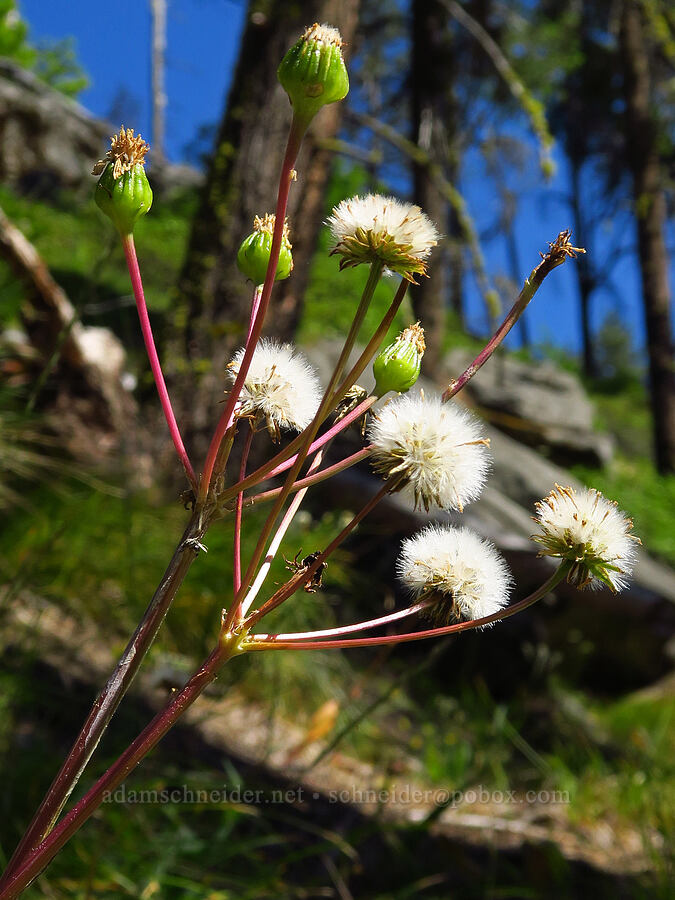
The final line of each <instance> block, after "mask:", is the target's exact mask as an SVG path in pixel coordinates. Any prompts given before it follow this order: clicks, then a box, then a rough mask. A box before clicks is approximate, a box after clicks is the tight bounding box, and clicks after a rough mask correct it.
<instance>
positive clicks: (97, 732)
mask: <svg viewBox="0 0 675 900" xmlns="http://www.w3.org/2000/svg"><path fill="white" fill-rule="evenodd" d="M202 536H203V531H202V529H201V527H200V525H199V517H198V515H197V514H194V515H193V516H192V518H191V520H190V522H189V524H188V526H187V528H186V529H185V532H184V533H183V537H182V538H181V541H180V543H179V544H178V546H177V548H176V550H175V551H174V554H173V556H172V558H171V561H170V563H169V565H168V566H167V569H166V571H165V572H164V576H163V577H162V580H161V582H160V583H159V586H158V588H157V590H156V591H155V594H154V596H153V598H152V600H151V601H150V604H149V605H148V608H147V609H146V611H145V613H144V615H143V618H142V619H141V621H140V623H139V624H138V627H137V628H136V630H135V632H134V633H133V635H132V637H131V639H130V640H129V643H128V644H127V646H126V649H125V650H124V653H123V654H122V656H121V657H120V660H119V662H118V663H117V666H116V667H115V670H114V672H113V673H112V675H111V676H110V678H109V679H108V682H107V683H106V685H105V687H104V688H103V690H102V691H101V693H100V694H99V695H98V697H97V698H96V700H95V701H94V705H93V706H92V708H91V712H90V713H89V716H88V717H87V719H86V721H85V723H84V725H83V726H82V728H81V730H80V733H79V734H78V736H77V738H76V739H75V743H74V744H73V746H72V747H71V749H70V752H69V754H68V756H67V757H66V759H65V761H64V763H63V765H62V766H61V769H60V770H59V772H58V774H57V775H56V777H55V779H54V781H53V782H52V784H51V786H50V788H49V790H48V791H47V793H46V795H45V797H44V799H43V801H42V803H41V804H40V806H39V808H38V810H37V812H36V813H35V815H34V816H33V819H32V820H31V822H30V825H29V826H28V829H27V830H26V833H25V834H24V836H23V837H22V839H21V841H20V843H19V845H18V847H17V848H16V850H15V851H14V854H13V855H12V858H11V859H10V861H9V864H8V866H7V868H6V869H5V872H4V873H3V876H2V879H1V880H0V886H3V885H4V884H6V883H7V881H8V879H9V877H10V876H11V875H12V873H13V872H15V871H16V870H17V868H18V866H19V864H20V863H21V861H22V860H23V859H24V858H25V857H26V856H27V855H28V854H29V853H30V852H31V851H32V850H34V848H35V847H36V846H37V845H38V844H39V843H40V842H41V841H42V840H43V839H44V838H45V836H46V835H47V834H49V832H50V831H51V829H52V828H53V827H54V823H55V822H56V820H57V819H58V817H59V815H60V813H61V810H62V809H63V807H64V806H65V804H66V802H67V800H68V797H69V796H70V794H71V793H72V791H73V788H74V787H75V785H76V784H77V782H78V781H79V778H80V776H81V774H82V772H83V770H84V768H85V766H86V765H87V763H88V762H89V760H90V758H91V756H92V754H93V753H94V751H95V749H96V747H97V745H98V742H99V741H100V739H101V736H102V734H103V732H104V731H105V729H106V728H107V726H108V723H109V722H110V720H111V719H112V717H113V715H114V713H115V711H116V709H117V707H118V706H119V704H120V702H121V701H122V698H123V697H124V695H125V694H126V692H127V690H128V689H129V687H130V685H131V683H132V681H133V680H134V678H135V676H136V673H137V672H138V669H139V667H140V665H141V662H142V661H143V658H144V657H145V654H146V653H147V652H148V649H149V648H150V645H151V644H152V642H153V641H154V639H155V636H156V635H157V632H158V631H159V628H160V626H161V624H162V622H163V621H164V617H165V615H166V613H167V610H168V608H169V606H170V605H171V602H172V600H173V598H174V597H175V596H176V593H177V591H178V588H179V587H180V585H181V584H182V582H183V579H184V578H185V575H186V574H187V571H188V569H189V568H190V566H191V565H192V563H193V562H194V560H195V557H196V554H197V549H198V543H199V541H200V539H201V537H202Z"/></svg>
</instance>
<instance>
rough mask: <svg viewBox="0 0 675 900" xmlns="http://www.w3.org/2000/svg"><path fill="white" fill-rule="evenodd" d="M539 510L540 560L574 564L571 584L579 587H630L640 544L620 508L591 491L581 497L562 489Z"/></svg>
mask: <svg viewBox="0 0 675 900" xmlns="http://www.w3.org/2000/svg"><path fill="white" fill-rule="evenodd" d="M536 507H537V516H536V518H535V520H534V521H535V522H536V523H537V525H539V527H540V528H541V533H538V534H536V535H533V538H534V540H535V541H537V543H539V544H541V546H542V549H541V550H540V551H539V552H540V555H542V556H555V557H559V558H560V559H563V560H568V562H570V563H572V566H571V568H570V571H569V574H568V576H567V580H568V581H570V582H572V583H573V584H575V585H576V586H577V587H578V588H583V587H586V586H587V585H590V586H592V587H600V585H601V584H604V585H606V586H607V587H608V588H610V589H611V590H613V591H620V590H622V589H623V588H624V587H625V586H626V584H627V582H628V576H629V575H630V573H631V572H632V570H633V566H634V565H635V557H636V555H637V545H638V544H639V543H640V541H639V538H637V537H636V536H635V535H633V534H631V530H632V528H633V523H632V522H631V520H630V519H628V518H627V517H626V516H625V515H624V514H623V513H622V512H621V510H620V509H618V508H617V505H616V503H613V502H612V501H610V500H607V499H605V497H603V496H602V494H601V493H600V492H599V491H596V490H593V489H592V488H586V489H584V490H583V491H579V492H577V491H575V490H574V489H573V488H571V487H561V486H560V485H559V484H557V485H556V486H555V488H554V490H553V491H551V493H550V494H549V495H548V497H546V498H545V499H544V500H542V501H540V502H539V503H537V504H536Z"/></svg>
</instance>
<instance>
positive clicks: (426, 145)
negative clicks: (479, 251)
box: [410, 0, 449, 380]
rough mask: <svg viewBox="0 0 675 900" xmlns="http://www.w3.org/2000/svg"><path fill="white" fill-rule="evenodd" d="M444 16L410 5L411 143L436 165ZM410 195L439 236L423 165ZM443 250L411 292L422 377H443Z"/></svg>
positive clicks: (443, 217)
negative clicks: (421, 336)
mask: <svg viewBox="0 0 675 900" xmlns="http://www.w3.org/2000/svg"><path fill="white" fill-rule="evenodd" d="M446 39H447V14H446V13H445V11H444V10H443V9H442V8H441V6H440V4H438V3H436V2H433V0H413V3H412V50H411V67H410V68H411V71H410V79H411V84H410V95H411V113H412V140H413V141H414V142H415V143H416V144H417V145H418V146H420V147H422V149H423V150H425V151H426V152H427V153H428V154H429V156H431V158H432V159H433V160H434V161H435V162H439V163H441V164H442V163H444V162H445V160H446V157H447V150H446V148H447V137H446V135H445V128H444V116H443V112H444V103H443V99H444V96H445V93H446V91H447V83H446V80H445V78H444V74H445V71H446V70H447V60H448V57H447V55H446V49H445V46H444V42H445V40H446ZM413 192H414V199H415V203H417V204H418V206H420V207H421V208H422V210H423V211H424V212H425V213H426V214H427V215H428V216H429V218H430V219H431V221H432V222H433V223H434V225H436V227H437V228H438V229H439V231H441V232H445V231H446V229H447V227H448V225H449V221H448V218H447V205H446V202H445V200H444V199H443V197H442V196H441V194H440V192H439V190H438V188H437V187H436V186H435V185H434V183H433V180H432V178H431V177H430V174H429V168H428V166H426V165H420V164H417V163H414V164H413ZM443 268H444V266H443V260H442V259H441V250H440V248H436V250H435V251H434V255H433V257H432V260H431V265H430V266H429V278H421V279H420V284H419V286H418V287H415V288H413V289H412V290H411V300H412V305H413V310H414V313H415V316H416V317H417V318H418V319H419V320H420V322H421V323H422V326H423V327H424V331H425V336H426V345H427V349H426V353H425V354H424V363H423V367H424V373H425V374H426V375H427V377H429V378H431V379H434V380H439V379H440V378H442V375H443V373H442V366H441V361H442V353H443V336H444V332H445V302H444V300H445V285H444V272H443Z"/></svg>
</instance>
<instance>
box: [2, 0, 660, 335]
mask: <svg viewBox="0 0 675 900" xmlns="http://www.w3.org/2000/svg"><path fill="white" fill-rule="evenodd" d="M19 7H20V10H21V13H22V15H23V17H24V19H25V20H26V21H27V22H28V24H29V26H30V38H31V40H32V41H33V42H39V41H41V40H46V39H61V38H64V37H66V36H71V35H72V36H74V38H75V40H76V49H77V56H78V59H79V60H80V62H81V64H82V66H83V68H84V69H85V70H86V72H87V74H88V76H89V79H90V86H89V87H88V88H87V90H86V91H84V92H83V94H82V95H81V97H80V100H81V102H82V103H83V104H84V105H85V106H86V107H88V108H89V109H90V110H91V111H92V112H93V113H94V114H95V115H98V116H105V115H107V114H108V113H109V112H110V109H111V107H112V105H113V103H114V101H115V99H116V98H118V97H119V95H120V91H122V90H124V91H125V92H126V93H127V95H128V96H130V97H131V98H132V101H133V102H127V108H130V109H131V111H134V112H135V115H134V117H133V118H134V121H125V122H124V124H125V125H131V126H133V127H134V128H135V129H136V130H137V131H141V132H142V133H143V135H144V136H146V135H147V136H151V127H150V58H149V48H150V24H151V23H150V6H149V2H147V0H116V2H115V3H113V4H107V5H103V4H100V3H95V2H92V0H87V2H85V0H19ZM245 7H246V3H245V0H168V50H167V72H166V82H167V94H168V98H169V104H168V109H167V117H166V150H167V154H168V156H169V158H170V159H172V160H174V161H180V160H181V159H182V158H183V157H184V152H185V148H186V146H187V145H188V144H189V143H190V142H191V141H192V140H193V139H194V137H195V135H196V133H197V130H198V129H199V127H200V126H201V125H204V124H207V123H213V122H216V121H217V120H218V119H219V117H220V115H221V114H222V110H223V105H224V102H225V99H226V96H227V90H228V87H229V83H230V79H231V75H232V70H233V66H234V63H235V61H236V54H237V48H238V42H239V38H240V35H241V30H242V27H243V22H244V14H245ZM557 158H558V162H559V174H558V176H557V177H556V179H555V180H554V182H553V183H551V184H549V185H544V184H543V182H542V180H541V179H540V178H539V176H538V174H537V172H536V171H535V169H536V167H532V171H529V172H526V173H525V174H524V175H523V176H521V177H520V178H519V184H518V192H519V196H520V204H519V211H518V215H517V219H516V232H517V235H518V244H519V250H520V260H521V265H522V266H523V269H524V271H523V275H524V274H526V271H529V269H531V268H532V267H533V266H534V265H535V264H536V262H537V261H538V259H539V256H538V253H539V251H540V250H544V249H546V242H547V241H548V240H552V239H553V238H554V237H555V236H556V235H557V233H558V231H560V230H562V229H563V228H565V227H567V226H568V225H569V224H570V215H569V212H568V210H567V208H566V206H565V204H564V202H563V201H562V200H561V197H562V195H563V194H564V192H565V187H566V173H565V166H564V160H562V159H561V157H560V155H558V157H557ZM486 184H487V182H486V179H485V178H484V177H483V174H482V173H481V172H480V171H479V170H478V168H475V170H474V168H473V167H468V168H467V169H466V170H465V174H464V176H463V184H462V185H461V188H462V190H463V191H464V193H465V195H466V198H467V201H468V204H469V209H470V211H471V213H472V214H473V216H474V217H475V219H476V222H477V224H478V226H479V228H480V227H485V226H487V225H488V223H489V222H490V221H491V219H492V217H493V214H494V210H495V209H496V204H497V200H496V198H495V197H494V196H493V194H492V192H491V190H490V189H489V188H486ZM609 225H611V223H609ZM598 240H599V243H600V246H597V247H593V248H589V250H590V251H591V252H594V253H595V254H596V257H597V258H600V256H602V257H604V256H606V255H607V254H608V251H609V248H610V246H611V244H612V242H613V241H616V240H620V242H621V243H622V244H625V243H626V241H627V240H628V241H631V240H634V236H633V234H632V224H631V223H628V225H627V226H626V224H625V223H622V224H621V225H620V226H617V224H616V223H614V225H613V227H609V226H608V229H607V231H606V233H604V235H601V236H600V237H599V238H598ZM485 249H486V256H487V257H488V265H489V268H490V270H491V271H492V272H493V273H494V272H496V271H498V270H499V269H503V270H504V271H507V264H506V256H505V246H504V242H503V241H501V240H499V239H497V240H495V241H493V242H491V243H490V244H489V245H488V246H487V247H486V248H485ZM572 265H573V264H566V265H565V266H563V267H562V268H561V269H558V270H557V271H556V272H554V273H553V274H552V275H551V276H550V277H549V279H548V280H547V281H546V283H545V285H544V287H543V288H542V289H541V290H540V292H539V294H538V296H537V299H536V300H535V301H534V303H533V304H532V306H531V307H530V308H529V309H528V311H527V316H528V319H529V321H530V326H531V329H532V331H533V333H534V337H535V339H536V340H538V341H549V342H551V343H554V344H557V345H562V346H565V347H567V348H569V349H574V350H576V349H578V348H579V346H580V337H579V335H580V328H579V319H578V309H577V301H576V285H575V280H574V272H573V271H572ZM525 270H526V271H525ZM615 282H616V284H617V287H618V290H617V292H615V293H614V294H611V295H610V294H605V295H599V296H597V298H596V300H595V307H594V316H593V318H594V323H595V324H596V325H597V324H598V323H599V322H600V321H601V320H602V317H603V315H604V314H605V312H607V311H608V310H609V309H613V308H614V309H617V311H618V312H619V313H620V314H621V316H622V319H623V320H624V321H625V322H626V323H627V325H628V328H629V329H630V332H631V334H632V335H633V336H634V340H635V341H636V343H637V344H639V345H641V344H642V343H643V339H644V338H643V335H644V329H643V323H642V312H641V299H640V289H639V279H638V272H637V269H636V266H635V262H634V260H633V259H632V258H630V257H626V258H623V259H622V260H620V261H618V262H617V263H616V268H615ZM468 303H469V310H470V318H471V320H472V321H473V322H474V324H481V325H483V324H484V321H485V316H484V311H483V307H482V304H481V302H480V299H479V297H478V293H477V291H476V288H475V286H474V285H472V284H469V286H468ZM515 342H516V343H517V341H515Z"/></svg>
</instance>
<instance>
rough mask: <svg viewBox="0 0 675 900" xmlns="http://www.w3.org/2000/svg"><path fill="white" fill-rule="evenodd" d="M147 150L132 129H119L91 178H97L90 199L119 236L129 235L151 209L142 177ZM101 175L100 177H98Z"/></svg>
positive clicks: (147, 188)
mask: <svg viewBox="0 0 675 900" xmlns="http://www.w3.org/2000/svg"><path fill="white" fill-rule="evenodd" d="M149 149H150V147H149V146H148V144H146V143H145V141H144V140H143V138H142V137H141V136H140V134H138V135H135V136H134V131H133V128H127V129H126V130H125V129H124V127H122V128H120V133H119V134H114V135H113V136H112V138H111V146H110V150H108V152H107V154H106V157H105V159H100V160H99V161H98V162H97V163H96V165H95V166H94V168H93V170H92V175H101V177H100V178H99V181H98V184H97V185H96V193H95V195H94V199H95V200H96V204H97V206H98V207H99V208H100V209H101V210H103V212H104V213H105V214H106V215H107V216H109V217H110V218H111V219H112V221H113V223H114V225H115V227H116V228H117V230H118V231H119V232H120V234H122V235H128V234H131V233H132V232H133V230H134V226H135V224H136V222H137V221H138V220H139V219H140V217H141V216H144V215H145V214H146V213H147V212H148V211H149V210H150V207H151V206H152V188H151V187H150V185H149V184H148V178H147V176H146V174H145V154H146V153H147V152H148V150H149ZM101 173H102V174H101Z"/></svg>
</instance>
